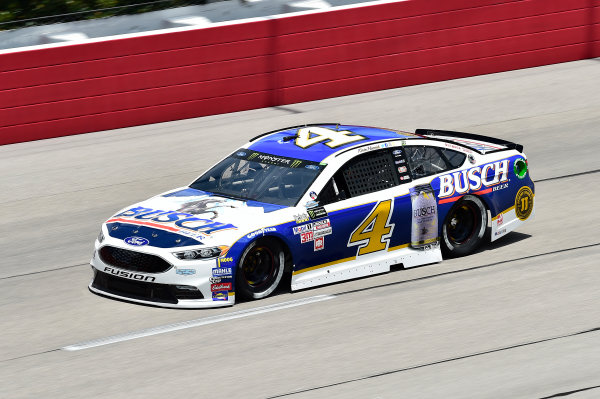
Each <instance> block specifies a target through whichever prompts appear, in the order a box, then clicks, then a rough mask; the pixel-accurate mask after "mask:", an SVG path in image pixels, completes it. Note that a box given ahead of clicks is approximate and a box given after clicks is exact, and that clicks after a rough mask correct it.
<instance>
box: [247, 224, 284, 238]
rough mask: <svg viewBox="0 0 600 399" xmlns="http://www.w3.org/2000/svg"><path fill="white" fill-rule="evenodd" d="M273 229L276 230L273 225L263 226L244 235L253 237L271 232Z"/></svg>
mask: <svg viewBox="0 0 600 399" xmlns="http://www.w3.org/2000/svg"><path fill="white" fill-rule="evenodd" d="M274 231H277V229H276V228H275V227H265V228H263V229H260V230H256V231H254V232H252V233H250V234H248V235H246V238H248V239H250V240H251V239H253V238H254V237H257V236H260V235H263V236H264V235H265V233H272V232H274Z"/></svg>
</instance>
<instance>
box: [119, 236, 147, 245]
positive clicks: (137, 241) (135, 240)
mask: <svg viewBox="0 0 600 399" xmlns="http://www.w3.org/2000/svg"><path fill="white" fill-rule="evenodd" d="M123 241H125V244H128V245H135V246H136V247H141V246H142V245H148V244H149V243H150V241H148V240H147V239H146V238H144V237H127V238H126V239H124V240H123Z"/></svg>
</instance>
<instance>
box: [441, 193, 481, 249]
mask: <svg viewBox="0 0 600 399" xmlns="http://www.w3.org/2000/svg"><path fill="white" fill-rule="evenodd" d="M486 230H487V209H486V208H485V205H484V204H483V202H482V201H481V200H480V199H479V198H477V197H476V196H474V195H465V196H464V197H462V198H461V200H460V201H459V202H457V203H456V204H455V205H454V206H453V207H452V209H450V212H448V215H447V216H446V220H444V224H443V225H442V251H443V253H444V255H445V256H447V257H451V258H452V257H457V256H464V255H468V254H470V253H472V252H473V251H475V250H476V249H477V248H478V247H479V246H480V245H481V243H482V242H483V241H484V237H485V233H486Z"/></svg>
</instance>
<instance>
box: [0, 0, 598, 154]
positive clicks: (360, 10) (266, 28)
mask: <svg viewBox="0 0 600 399" xmlns="http://www.w3.org/2000/svg"><path fill="white" fill-rule="evenodd" d="M599 25H600V0H554V1H547V0H508V1H507V0H504V1H500V0H446V1H443V2H437V1H428V0H406V1H394V2H378V3H371V4H365V5H360V6H347V7H339V8H333V9H331V10H328V11H322V12H306V13H298V14H296V15H284V16H278V17H273V18H262V19H256V20H249V21H245V22H244V21H241V22H236V23H231V24H217V25H215V26H208V27H205V28H199V29H189V30H181V31H171V32H167V33H156V32H154V33H152V34H145V35H138V36H133V37H120V38H119V37H117V38H111V39H107V40H91V41H86V42H83V43H79V44H70V45H48V46H43V47H41V48H35V49H29V50H28V49H23V50H20V51H5V52H2V53H0V144H8V143H16V142H21V141H28V140H37V139H44V138H50V137H58V136H65V135H71V134H78V133H86V132H92V131H99V130H105V129H114V128H120V127H126V126H134V125H141V124H148V123H155V122H163V121H169V120H175V119H184V118H192V117H199V116H205V115H211V114H218V113H226V112H234V111H241V110H247V109H253V108H262V107H269V106H275V105H283V104H291V103H296V102H302V101H310V100H316V99H322V98H329V97H336V96H343V95H348V94H355V93H361V92H367V91H375V90H383V89H389V88H395V87H402V86H407V85H415V84H421V83H427V82H433V81H440V80H446V79H455V78H460V77H466V76H473V75H480V74H487V73H493V72H500V71H506V70H512V69H519V68H527V67H534V66H539V65H546V64H552V63H558V62H566V61H573V60H578V59H583V58H591V57H598V56H600V29H599Z"/></svg>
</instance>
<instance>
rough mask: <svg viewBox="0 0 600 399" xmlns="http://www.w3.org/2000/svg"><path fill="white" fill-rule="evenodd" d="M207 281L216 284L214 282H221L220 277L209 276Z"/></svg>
mask: <svg viewBox="0 0 600 399" xmlns="http://www.w3.org/2000/svg"><path fill="white" fill-rule="evenodd" d="M208 281H209V282H210V283H211V284H216V283H220V282H221V277H209V278H208Z"/></svg>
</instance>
